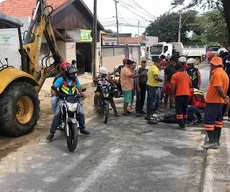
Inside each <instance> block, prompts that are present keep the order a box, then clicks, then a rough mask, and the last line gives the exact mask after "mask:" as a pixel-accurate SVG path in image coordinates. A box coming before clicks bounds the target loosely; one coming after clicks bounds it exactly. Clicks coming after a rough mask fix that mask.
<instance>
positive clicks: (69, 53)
mask: <svg viewBox="0 0 230 192" xmlns="http://www.w3.org/2000/svg"><path fill="white" fill-rule="evenodd" d="M65 45H66V50H65V51H66V52H65V56H66V57H65V60H66V61H68V62H70V63H71V61H72V60H76V43H75V42H68V43H65Z"/></svg>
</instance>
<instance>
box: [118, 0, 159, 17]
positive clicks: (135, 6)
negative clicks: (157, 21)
mask: <svg viewBox="0 0 230 192" xmlns="http://www.w3.org/2000/svg"><path fill="white" fill-rule="evenodd" d="M120 2H121V3H123V4H125V5H126V6H128V7H131V8H133V9H134V10H136V11H138V12H139V13H141V14H143V15H145V16H147V17H153V18H156V17H155V16H153V15H152V14H150V13H149V12H148V11H146V10H145V9H144V8H142V7H141V6H140V5H139V4H138V5H139V6H137V5H136V4H134V3H133V2H130V1H129V2H124V1H123V0H120ZM140 8H141V10H144V12H142V11H140Z"/></svg>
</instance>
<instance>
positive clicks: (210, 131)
mask: <svg viewBox="0 0 230 192" xmlns="http://www.w3.org/2000/svg"><path fill="white" fill-rule="evenodd" d="M210 66H211V69H210V70H211V73H212V74H211V80H210V84H209V87H208V91H207V96H206V110H205V116H204V127H205V130H206V132H207V135H208V138H209V141H208V142H207V143H206V144H205V145H204V146H203V148H205V149H209V148H212V149H216V148H218V146H219V142H220V135H221V129H222V128H223V115H222V108H223V105H224V104H225V103H229V97H228V96H227V95H226V94H227V90H228V87H229V78H228V75H227V73H226V72H225V71H224V70H223V61H222V58H221V57H217V56H214V57H212V59H211V61H210Z"/></svg>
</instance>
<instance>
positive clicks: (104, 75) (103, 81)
mask: <svg viewBox="0 0 230 192" xmlns="http://www.w3.org/2000/svg"><path fill="white" fill-rule="evenodd" d="M99 73H100V74H99V75H98V76H97V77H96V78H95V79H94V81H93V83H94V85H95V86H97V89H96V91H95V95H94V108H95V109H97V108H98V103H99V98H100V96H101V91H100V86H102V85H112V86H113V87H115V86H116V85H115V84H114V83H113V81H112V79H111V78H110V76H109V75H108V74H109V72H108V69H107V68H106V67H101V68H100V69H99ZM109 101H110V104H111V107H112V108H113V111H114V115H115V116H119V114H118V112H117V108H116V105H115V102H114V100H113V97H112V96H111V97H110V100H109Z"/></svg>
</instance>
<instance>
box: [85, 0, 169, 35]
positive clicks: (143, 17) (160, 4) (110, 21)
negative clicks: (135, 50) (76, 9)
mask: <svg viewBox="0 0 230 192" xmlns="http://www.w3.org/2000/svg"><path fill="white" fill-rule="evenodd" d="M83 1H84V2H85V3H86V5H87V6H88V7H89V8H90V10H91V11H92V12H93V3H94V0H83ZM135 2H136V3H137V4H135ZM171 2H172V0H134V1H133V0H119V3H118V6H117V7H118V17H119V23H120V24H119V26H120V27H119V32H120V33H132V34H133V35H136V34H138V20H139V21H140V32H139V34H140V35H141V34H142V33H143V32H144V31H145V28H143V27H146V26H148V24H149V23H150V22H149V21H153V20H154V17H153V16H155V17H158V16H160V15H162V14H163V13H165V12H167V11H170V10H171V9H172V7H171V6H170V3H171ZM97 3H98V6H97V9H98V10H97V12H98V19H99V21H100V22H101V23H102V25H103V26H104V27H105V28H106V29H112V30H113V31H116V20H115V16H116V13H115V2H114V0H97ZM138 5H139V6H138ZM125 7H126V8H125ZM140 7H141V8H140ZM127 8H128V9H130V10H131V11H130V10H128V9H127ZM132 11H133V12H134V13H136V14H138V15H139V16H138V15H136V14H134V13H133V12H132ZM128 24H129V25H130V24H131V25H134V27H128V26H124V25H128Z"/></svg>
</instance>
